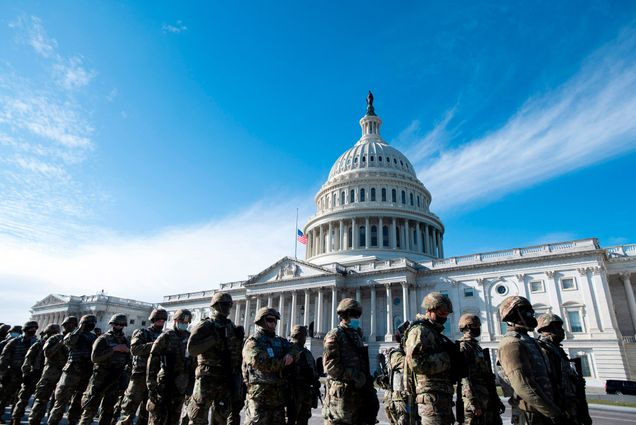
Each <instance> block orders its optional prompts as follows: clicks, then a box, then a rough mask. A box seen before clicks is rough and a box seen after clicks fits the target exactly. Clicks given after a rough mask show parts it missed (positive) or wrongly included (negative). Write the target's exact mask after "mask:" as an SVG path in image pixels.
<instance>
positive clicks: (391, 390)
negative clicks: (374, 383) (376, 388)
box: [384, 346, 411, 425]
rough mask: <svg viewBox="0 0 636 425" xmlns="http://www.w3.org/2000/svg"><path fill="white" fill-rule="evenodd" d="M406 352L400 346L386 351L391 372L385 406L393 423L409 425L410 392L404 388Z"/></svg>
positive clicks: (394, 424) (385, 393) (389, 371)
mask: <svg viewBox="0 0 636 425" xmlns="http://www.w3.org/2000/svg"><path fill="white" fill-rule="evenodd" d="M405 359H406V354H405V353H404V349H403V348H402V347H401V346H399V347H395V348H391V349H390V350H389V351H388V352H387V353H386V361H387V368H388V373H389V377H388V378H389V379H388V383H387V385H388V387H387V389H386V391H385V392H384V408H385V410H386V416H387V417H388V418H389V422H390V423H391V425H409V423H410V422H409V419H410V414H411V408H410V407H409V405H408V394H407V392H406V391H405V389H404V361H405Z"/></svg>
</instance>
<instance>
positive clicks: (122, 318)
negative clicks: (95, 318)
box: [108, 313, 128, 326]
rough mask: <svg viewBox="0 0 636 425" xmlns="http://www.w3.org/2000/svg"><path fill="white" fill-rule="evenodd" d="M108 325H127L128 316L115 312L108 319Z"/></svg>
mask: <svg viewBox="0 0 636 425" xmlns="http://www.w3.org/2000/svg"><path fill="white" fill-rule="evenodd" d="M108 324H109V325H120V326H128V317H126V315H125V314H121V313H117V314H113V317H111V318H110V320H109V321H108Z"/></svg>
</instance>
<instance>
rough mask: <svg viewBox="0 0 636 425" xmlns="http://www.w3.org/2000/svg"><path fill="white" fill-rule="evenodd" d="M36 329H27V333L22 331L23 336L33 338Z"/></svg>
mask: <svg viewBox="0 0 636 425" xmlns="http://www.w3.org/2000/svg"><path fill="white" fill-rule="evenodd" d="M36 332H37V329H29V330H28V331H24V336H28V337H29V338H30V337H32V336H35V333H36Z"/></svg>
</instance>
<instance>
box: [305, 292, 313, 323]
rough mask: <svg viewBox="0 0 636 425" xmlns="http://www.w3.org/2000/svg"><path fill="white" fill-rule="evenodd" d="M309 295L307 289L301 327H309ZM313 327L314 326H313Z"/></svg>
mask: <svg viewBox="0 0 636 425" xmlns="http://www.w3.org/2000/svg"><path fill="white" fill-rule="evenodd" d="M310 294H311V293H310V292H309V289H305V315H304V316H303V325H304V326H309V306H310V303H309V300H310V299H309V297H310V296H311V295H310ZM314 325H315V324H314Z"/></svg>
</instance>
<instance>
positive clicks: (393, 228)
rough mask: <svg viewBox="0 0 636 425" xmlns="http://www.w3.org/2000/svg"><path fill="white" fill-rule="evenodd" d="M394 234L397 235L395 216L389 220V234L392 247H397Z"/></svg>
mask: <svg viewBox="0 0 636 425" xmlns="http://www.w3.org/2000/svg"><path fill="white" fill-rule="evenodd" d="M396 235H397V227H396V225H395V217H393V219H392V220H391V232H390V235H389V236H390V237H389V239H390V243H391V248H392V249H397V238H396V237H395V236H396Z"/></svg>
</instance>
